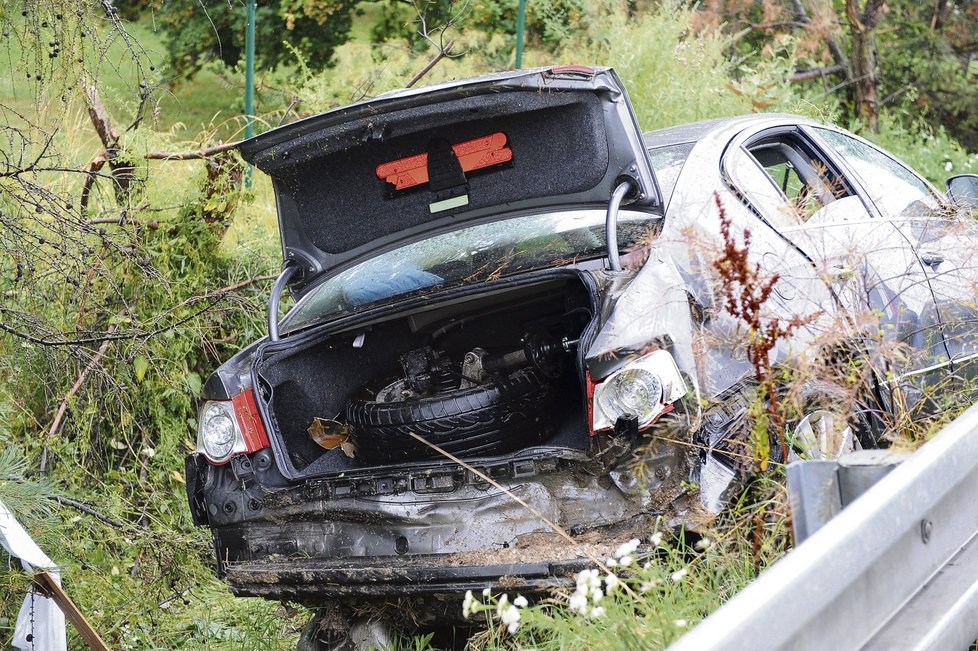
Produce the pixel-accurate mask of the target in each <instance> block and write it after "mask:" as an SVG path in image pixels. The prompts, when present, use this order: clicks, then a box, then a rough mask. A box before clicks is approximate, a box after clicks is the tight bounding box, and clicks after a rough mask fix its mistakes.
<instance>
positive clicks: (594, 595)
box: [591, 588, 604, 603]
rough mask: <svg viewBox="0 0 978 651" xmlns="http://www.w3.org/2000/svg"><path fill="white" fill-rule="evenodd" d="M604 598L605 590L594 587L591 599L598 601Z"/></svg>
mask: <svg viewBox="0 0 978 651" xmlns="http://www.w3.org/2000/svg"><path fill="white" fill-rule="evenodd" d="M602 599H604V592H602V591H601V588H592V589H591V601H593V602H594V603H598V602H599V601H601V600H602Z"/></svg>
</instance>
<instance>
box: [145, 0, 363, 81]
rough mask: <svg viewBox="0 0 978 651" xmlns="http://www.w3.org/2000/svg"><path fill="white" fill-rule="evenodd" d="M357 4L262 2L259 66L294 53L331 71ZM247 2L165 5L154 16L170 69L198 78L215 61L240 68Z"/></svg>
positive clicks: (344, 0)
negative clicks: (160, 30)
mask: <svg viewBox="0 0 978 651" xmlns="http://www.w3.org/2000/svg"><path fill="white" fill-rule="evenodd" d="M356 4H357V2H356V0H274V1H272V2H259V3H258V5H257V13H256V18H255V29H256V33H255V58H256V60H257V65H258V66H259V67H262V68H266V69H272V68H275V67H276V66H278V65H280V64H282V63H284V62H286V61H289V60H291V58H292V49H291V48H295V49H298V50H299V51H301V52H302V53H303V56H304V58H305V61H306V65H308V66H310V67H312V68H314V69H322V68H325V67H328V66H329V65H331V63H332V57H333V51H334V50H335V49H336V47H337V46H339V45H341V44H343V43H344V42H346V40H347V39H348V38H349V34H350V28H351V26H352V20H353V19H352V15H351V11H352V10H353V8H354V6H356ZM245 13H246V12H245V3H244V2H226V1H225V0H200V1H199V2H194V3H179V2H160V3H159V6H158V7H157V9H156V11H155V12H154V17H155V20H157V21H158V22H159V23H160V24H161V25H162V26H163V29H164V31H165V32H166V36H167V38H166V47H167V56H168V59H169V63H170V65H171V66H172V67H173V69H174V70H175V71H176V72H177V73H178V74H181V75H184V76H186V77H192V76H193V75H194V74H196V73H197V72H198V71H200V69H201V68H203V67H204V66H205V65H206V64H207V62H209V61H221V62H223V63H224V64H225V65H228V66H235V65H237V64H238V63H239V62H240V61H242V59H243V57H244V37H245V29H244V26H245Z"/></svg>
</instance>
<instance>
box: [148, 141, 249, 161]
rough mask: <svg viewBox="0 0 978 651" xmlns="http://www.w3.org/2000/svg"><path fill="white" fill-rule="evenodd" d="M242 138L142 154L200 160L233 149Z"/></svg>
mask: <svg viewBox="0 0 978 651" xmlns="http://www.w3.org/2000/svg"><path fill="white" fill-rule="evenodd" d="M242 142H244V141H243V140H236V141H235V142H226V143H224V144H220V145H214V146H213V147H207V148H205V149H197V150H195V151H157V152H150V153H149V154H146V155H145V156H143V158H145V159H146V160H200V159H202V158H211V157H213V156H214V155H215V154H220V153H221V152H225V151H227V150H229V149H234V148H235V147H237V146H238V145H240V144H241V143H242Z"/></svg>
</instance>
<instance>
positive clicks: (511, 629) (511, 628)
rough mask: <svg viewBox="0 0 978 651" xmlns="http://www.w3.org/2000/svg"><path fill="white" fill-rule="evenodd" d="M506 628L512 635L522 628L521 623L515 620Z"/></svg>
mask: <svg viewBox="0 0 978 651" xmlns="http://www.w3.org/2000/svg"><path fill="white" fill-rule="evenodd" d="M506 630H507V631H509V634H510V635H516V631H518V630H520V623H519V622H513V623H512V624H510V625H509V626H507V627H506Z"/></svg>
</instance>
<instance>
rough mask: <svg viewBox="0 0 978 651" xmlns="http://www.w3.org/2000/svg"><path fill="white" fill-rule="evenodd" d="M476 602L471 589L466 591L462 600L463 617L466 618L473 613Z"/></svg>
mask: <svg viewBox="0 0 978 651" xmlns="http://www.w3.org/2000/svg"><path fill="white" fill-rule="evenodd" d="M474 602H475V597H473V596H472V591H471V590H466V591H465V599H463V600H462V617H464V618H465V619H468V618H469V615H471V614H472V606H473V604H474Z"/></svg>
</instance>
